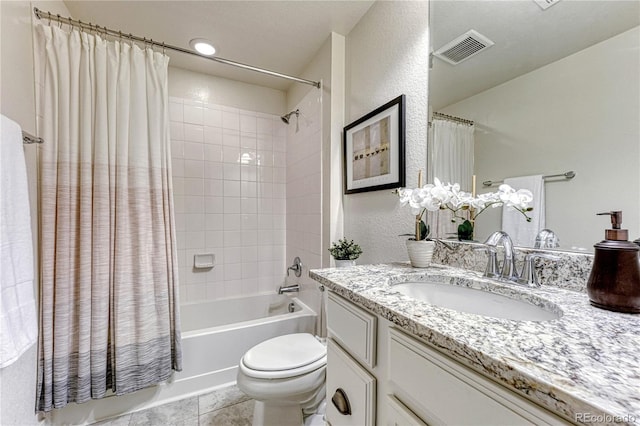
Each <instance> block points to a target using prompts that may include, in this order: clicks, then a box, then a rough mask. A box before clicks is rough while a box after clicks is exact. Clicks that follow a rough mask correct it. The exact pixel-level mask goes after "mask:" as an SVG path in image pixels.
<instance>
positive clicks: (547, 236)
mask: <svg viewBox="0 0 640 426" xmlns="http://www.w3.org/2000/svg"><path fill="white" fill-rule="evenodd" d="M559 246H560V240H559V239H558V236H557V235H556V233H555V232H553V231H552V230H551V229H543V230H542V231H540V232H538V235H536V243H535V245H534V246H533V247H534V248H557V247H559Z"/></svg>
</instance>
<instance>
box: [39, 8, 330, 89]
mask: <svg viewBox="0 0 640 426" xmlns="http://www.w3.org/2000/svg"><path fill="white" fill-rule="evenodd" d="M33 13H34V14H35V15H36V17H37V18H38V19H48V20H49V21H55V22H60V23H61V24H67V25H70V26H72V27H78V28H80V29H86V30H89V31H96V32H98V33H102V34H106V35H110V36H113V37H119V38H125V39H129V40H131V41H137V42H141V43H144V44H145V45H149V46H156V47H158V48H162V49H163V51H164V49H169V50H174V51H176V52H180V53H185V54H187V55H192V56H197V57H199V58H204V59H209V60H211V61H214V62H218V63H221V64H225V65H231V66H234V67H238V68H242V69H245V70H249V71H255V72H259V73H262V74H267V75H270V76H272V77H278V78H284V79H287V80H291V81H295V82H297V83H302V84H308V85H310V86H314V87H316V88H318V89H319V88H320V82H319V81H312V80H306V79H304V78H300V77H294V76H292V75H287V74H283V73H279V72H276V71H270V70H267V69H264V68H258V67H254V66H253V65H247V64H243V63H240V62H235V61H231V60H229V59H224V58H220V57H216V56H205V55H201V54H199V53H196V52H194V51H192V50H189V49H184V48H182V47H178V46H172V45H170V44H165V43H164V42H163V43H159V42H156V41H153V40H151V39H147V38H146V37H139V36H134V35H131V34H123V33H122V31H115V30H112V29H110V28H107V27H101V26H99V25H94V24H92V23H86V22H82V21H80V20H77V21H76V20H75V19H71V18H69V17H62V16H60V15H53V14H51V12H44V11H42V10H40V9H38V8H37V7H34V8H33Z"/></svg>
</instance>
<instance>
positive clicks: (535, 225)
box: [502, 175, 545, 247]
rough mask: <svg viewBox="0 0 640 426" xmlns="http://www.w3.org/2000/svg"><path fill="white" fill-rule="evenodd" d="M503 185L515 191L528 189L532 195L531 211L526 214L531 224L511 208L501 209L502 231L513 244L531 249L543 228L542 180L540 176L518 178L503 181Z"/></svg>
mask: <svg viewBox="0 0 640 426" xmlns="http://www.w3.org/2000/svg"><path fill="white" fill-rule="evenodd" d="M504 183H505V184H507V185H509V186H511V187H512V188H513V189H516V190H518V189H528V190H529V191H531V193H532V194H533V201H532V202H531V207H533V211H530V212H528V213H527V215H528V216H529V217H531V222H527V221H526V220H525V218H524V216H522V213H520V212H519V211H517V210H515V209H513V208H510V207H503V208H502V230H503V231H504V232H506V233H507V234H509V236H510V237H511V239H512V240H513V244H514V245H516V246H521V247H533V245H534V243H535V240H536V235H537V234H538V232H540V230H541V229H544V228H545V213H544V210H545V205H544V204H545V203H544V179H542V175H533V176H520V177H514V178H508V179H505V180H504Z"/></svg>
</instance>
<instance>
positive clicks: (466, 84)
mask: <svg viewBox="0 0 640 426" xmlns="http://www.w3.org/2000/svg"><path fill="white" fill-rule="evenodd" d="M430 21H431V38H432V46H433V49H434V50H437V49H438V48H440V47H441V46H442V45H444V44H446V43H448V42H449V41H451V40H453V39H454V38H456V37H457V36H459V35H461V34H463V33H465V32H466V31H468V30H470V29H474V30H476V31H478V32H480V33H481V34H483V35H485V36H487V37H488V38H489V39H491V40H492V41H493V42H495V45H494V46H492V47H490V48H488V49H486V50H485V51H484V52H481V53H479V54H477V55H476V56H474V57H471V58H469V59H468V60H466V61H464V62H461V63H459V64H458V65H455V66H452V65H450V64H448V63H446V62H444V61H441V60H440V59H438V58H435V57H434V58H433V68H432V69H431V74H430V76H429V78H430V85H431V87H430V93H429V102H430V105H431V107H432V108H433V110H434V111H438V110H439V109H441V108H443V107H445V106H447V105H450V104H452V103H455V102H457V101H460V100H462V99H465V98H467V97H469V96H473V95H475V94H477V93H480V92H482V91H484V90H487V89H489V88H491V87H494V86H497V85H499V84H501V83H504V82H506V81H509V80H511V79H513V78H515V77H517V76H520V75H522V74H526V73H528V72H530V71H533V70H535V69H537V68H540V67H542V66H544V65H547V64H550V63H552V62H555V61H557V60H559V59H561V58H564V57H565V56H568V55H570V54H572V53H575V52H578V51H580V50H583V49H585V48H587V47H589V46H592V45H594V44H596V43H598V42H600V41H603V40H606V39H608V38H611V37H612V36H614V35H617V34H620V33H622V32H624V31H626V30H628V29H631V28H633V27H636V26H638V25H640V1H639V0H626V1H619V0H596V1H587V0H562V1H560V2H559V3H557V4H555V5H553V6H551V7H550V8H548V9H547V10H542V9H541V8H540V7H538V5H536V3H534V2H533V0H511V1H504V0H503V1H491V0H473V1H443V0H434V1H432V2H431V7H430Z"/></svg>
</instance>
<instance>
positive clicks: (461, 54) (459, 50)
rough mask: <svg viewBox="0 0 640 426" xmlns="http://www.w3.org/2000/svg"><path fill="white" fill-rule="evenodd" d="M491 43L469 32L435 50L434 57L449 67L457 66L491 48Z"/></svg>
mask: <svg viewBox="0 0 640 426" xmlns="http://www.w3.org/2000/svg"><path fill="white" fill-rule="evenodd" d="M493 44H494V43H493V42H492V41H491V40H489V39H488V38H487V37H485V36H483V35H482V34H480V33H479V32H477V31H475V30H469V31H467V32H466V33H464V34H462V35H461V36H460V37H457V38H456V39H455V40H453V41H450V42H449V43H447V44H445V45H444V46H442V47H441V48H440V49H438V50H436V51H435V53H434V55H435V56H436V57H437V58H440V59H442V60H443V61H445V62H448V63H450V64H451V65H458V64H459V63H460V62H462V61H466V60H467V59H469V58H470V57H472V56H474V55H477V54H478V53H480V52H482V51H483V50H485V49H488V48H489V47H491V46H493Z"/></svg>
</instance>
